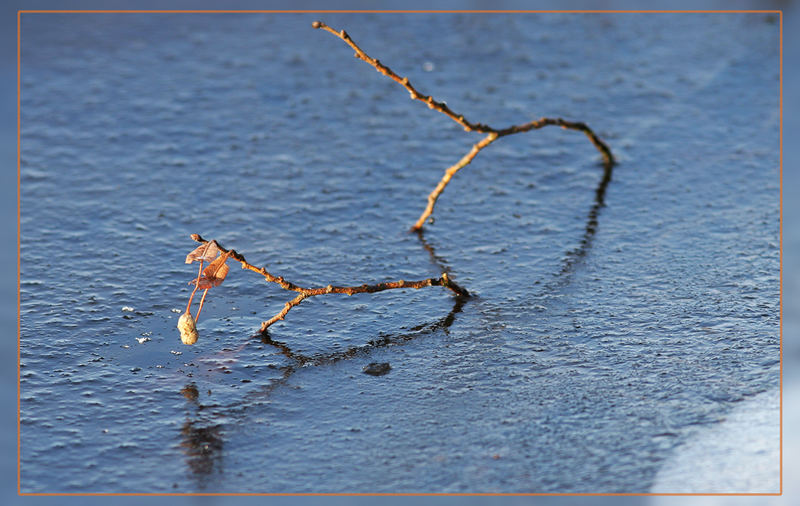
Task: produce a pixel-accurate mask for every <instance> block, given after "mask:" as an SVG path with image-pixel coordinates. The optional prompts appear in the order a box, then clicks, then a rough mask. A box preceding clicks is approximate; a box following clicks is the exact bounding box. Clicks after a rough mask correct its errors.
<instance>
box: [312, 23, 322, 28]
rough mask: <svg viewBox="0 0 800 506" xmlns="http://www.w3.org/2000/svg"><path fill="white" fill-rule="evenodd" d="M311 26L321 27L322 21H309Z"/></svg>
mask: <svg viewBox="0 0 800 506" xmlns="http://www.w3.org/2000/svg"><path fill="white" fill-rule="evenodd" d="M311 28H322V23H321V22H319V21H314V22H313V23H311Z"/></svg>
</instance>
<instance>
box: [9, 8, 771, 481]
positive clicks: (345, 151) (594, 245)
mask: <svg viewBox="0 0 800 506" xmlns="http://www.w3.org/2000/svg"><path fill="white" fill-rule="evenodd" d="M316 17H317V16H312V15H279V14H262V15H255V14H251V15H245V14H241V15H239V14H237V15H201V14H191V15H189V14H185V15H168V14H160V15H101V14H96V15H56V14H47V15H45V14H24V15H23V18H22V280H21V283H22V286H21V294H22V314H21V322H22V351H21V353H22V369H21V381H22V416H21V422H22V454H21V458H22V490H23V492H648V491H650V490H651V488H652V487H654V486H655V487H660V486H661V485H663V484H664V483H667V484H669V483H677V482H674V481H664V480H665V479H666V478H669V477H673V478H674V477H675V476H676V474H675V473H676V472H678V471H675V469H678V467H676V466H675V465H674V463H675V462H676V460H675V459H679V458H680V455H682V453H681V452H684V451H687V449H690V448H692V447H693V445H696V444H697V441H698V440H699V439H698V438H701V435H702V434H704V433H705V432H704V431H707V430H715V429H714V428H715V427H717V426H718V425H719V424H721V423H722V422H724V421H726V420H727V421H729V422H730V421H731V420H733V421H736V420H739V419H740V418H739V417H741V416H743V415H742V414H747V413H753V414H754V416H756V417H757V418H756V420H757V422H758V423H759V424H760V426H764V427H766V429H765V432H763V435H764V437H763V438H761V439H758V438H756V439H754V443H753V444H755V445H756V447H757V448H754V449H753V451H754V452H755V453H758V452H761V451H762V450H763V451H766V452H771V451H773V443H774V439H772V436H773V435H774V433H775V429H776V428H777V426H778V418H777V410H775V409H773V406H774V403H775V402H777V398H776V396H775V395H774V394H773V392H774V390H775V388H776V387H777V385H778V371H779V356H778V345H779V336H778V331H779V329H778V326H779V316H778V255H779V246H778V245H779V240H778V72H779V66H778V24H777V18H776V17H775V16H774V15H769V14H693V15H686V14H683V15H681V14H641V15H638V14H607V15H599V14H585V15H580V14H529V15H475V14H473V15H468V14H463V15H419V14H417V15H411V14H409V15H345V14H337V15H325V16H324V17H322V19H323V21H325V22H326V23H328V24H330V25H331V26H334V27H336V28H344V29H346V30H347V31H348V33H350V34H351V36H352V37H353V38H354V39H355V40H356V41H357V42H359V43H360V44H361V45H362V47H363V48H364V49H365V50H366V51H367V52H368V53H370V54H371V55H372V56H374V57H377V58H380V59H381V60H382V61H383V62H385V63H386V64H388V65H389V66H391V67H392V68H393V69H394V70H395V71H397V72H398V73H399V74H401V75H406V76H409V78H410V79H411V81H412V82H413V83H414V84H415V86H417V87H418V89H419V90H420V91H422V92H423V93H429V94H433V95H434V96H435V97H436V98H437V99H439V100H445V101H447V103H448V105H449V106H450V107H451V108H452V109H454V110H455V111H458V112H460V113H464V114H465V115H466V116H467V117H468V118H469V119H471V120H472V121H479V122H483V123H489V124H491V125H494V126H497V127H505V126H508V125H511V124H519V123H524V122H527V121H529V120H531V119H534V118H537V117H540V116H557V117H564V118H567V119H572V120H578V121H585V122H586V123H588V124H589V125H590V126H591V127H592V128H593V129H595V130H596V131H597V132H598V133H599V134H600V136H601V137H602V138H603V139H605V140H606V141H607V142H608V144H609V145H610V146H611V148H612V150H613V151H614V153H615V154H616V155H617V157H618V159H619V165H618V166H617V167H615V169H614V173H613V178H612V180H611V182H610V183H609V184H608V185H607V186H605V185H602V186H599V185H601V180H602V175H603V170H602V167H601V165H600V160H599V156H598V153H597V152H596V151H595V149H594V148H593V147H592V146H591V144H590V143H589V142H588V141H587V139H586V138H585V137H584V136H583V135H581V134H580V133H578V132H573V131H565V130H561V129H558V128H546V129H543V130H540V131H536V132H531V133H526V134H522V135H517V136H511V137H506V138H503V139H500V140H499V141H497V142H496V143H495V144H493V145H492V146H490V147H489V148H487V149H486V150H484V151H483V152H481V153H480V154H479V155H478V157H477V158H476V159H475V161H474V162H473V163H472V164H471V165H470V166H468V167H467V168H466V169H464V170H463V171H462V172H461V173H459V174H458V176H456V177H455V178H454V180H453V181H452V183H451V184H450V186H448V188H447V190H446V191H445V193H444V194H443V196H442V198H441V199H440V200H439V203H438V206H437V209H436V212H435V219H436V221H435V223H434V224H433V225H430V226H428V228H427V230H426V232H425V234H424V236H423V237H421V238H420V237H418V236H417V235H414V234H409V233H407V232H406V230H407V229H408V226H409V225H410V224H411V223H413V222H414V220H415V219H416V218H417V216H418V215H419V212H420V211H421V210H422V208H423V207H424V203H425V195H427V193H428V192H429V191H430V190H431V189H432V188H433V186H434V185H435V183H436V182H437V181H438V179H439V178H440V176H441V174H442V172H443V170H444V168H445V167H447V166H448V165H450V164H452V163H454V162H455V161H456V160H458V159H459V158H460V157H461V156H462V155H463V154H464V153H465V152H466V151H467V150H468V149H469V147H470V146H471V144H472V143H474V142H476V141H477V140H478V139H479V137H478V135H477V134H468V133H465V132H463V131H462V130H461V129H460V127H458V126H457V125H455V124H454V123H453V122H451V121H450V120H448V119H447V118H445V117H444V116H442V115H440V114H437V113H435V112H432V111H430V110H428V109H427V108H425V107H424V106H423V105H422V104H419V103H416V102H414V103H412V102H411V101H410V100H409V99H408V95H407V93H405V92H404V91H403V90H402V88H400V87H398V85H397V84H395V83H393V82H391V81H389V80H387V79H386V78H383V77H382V76H380V75H378V74H376V72H375V71H374V70H373V69H372V68H370V67H369V66H367V65H366V64H364V63H363V62H360V61H357V60H355V59H353V57H352V51H351V50H350V49H349V48H347V47H346V46H345V45H344V44H343V43H342V41H340V40H338V39H336V38H335V37H332V36H331V35H329V34H327V33H323V32H320V31H314V30H313V29H311V26H310V25H311V22H312V21H313V20H314V19H316ZM191 233H200V234H202V235H203V236H205V237H207V238H215V239H217V240H219V241H220V242H222V243H223V244H224V245H225V246H227V247H232V248H236V249H237V250H238V251H239V252H241V253H243V254H244V255H245V256H246V257H247V258H248V260H249V261H250V262H252V263H254V264H256V265H267V266H268V267H269V268H270V270H271V271H272V272H273V273H275V274H279V275H282V276H285V277H286V279H288V280H291V281H293V282H296V283H298V284H301V285H305V286H324V285H326V284H328V283H333V284H361V283H364V282H379V281H387V280H396V279H422V278H426V277H431V276H438V275H439V274H440V273H441V271H442V270H447V271H448V272H449V273H450V274H451V275H452V276H453V277H454V278H455V279H456V280H457V281H458V282H459V283H461V284H463V285H464V286H466V287H467V288H468V289H469V290H470V291H472V292H474V293H475V294H476V296H475V297H473V298H471V299H469V300H466V301H459V300H456V299H454V298H453V297H451V296H450V295H449V294H448V293H447V292H446V290H443V289H441V288H438V287H432V288H428V289H423V290H418V291H413V290H408V291H390V292H383V293H379V294H373V295H357V296H353V297H344V296H327V297H317V298H314V299H310V300H307V301H306V302H304V303H303V304H302V305H300V306H299V307H297V308H295V309H294V310H293V311H292V312H291V313H289V315H288V317H287V319H286V320H285V321H284V322H281V323H278V324H275V325H274V326H272V327H271V328H270V332H269V336H264V337H261V336H254V333H255V331H256V329H257V328H258V325H259V323H260V322H261V321H262V320H264V319H267V318H268V317H270V316H272V315H273V314H275V313H277V312H278V311H279V310H280V308H281V305H282V304H283V303H284V302H285V301H287V300H288V299H289V298H290V297H291V295H290V294H288V293H287V292H284V291H282V290H280V289H279V288H278V287H277V286H275V285H268V284H265V283H264V282H263V281H262V280H261V279H260V277H259V276H257V275H256V274H254V273H252V272H249V271H242V270H239V269H236V268H233V269H231V272H230V274H229V276H228V278H227V280H226V281H225V283H224V284H223V285H222V286H221V287H219V288H215V289H214V290H212V291H211V292H210V294H209V297H208V300H207V303H206V307H205V308H204V310H203V315H202V317H201V319H200V323H199V330H200V340H199V342H198V343H197V344H196V345H194V346H191V347H189V346H184V345H182V344H181V342H180V340H179V336H178V332H177V329H176V328H175V324H176V322H177V318H178V317H179V315H180V313H181V312H182V308H183V307H184V305H185V303H186V300H187V297H188V294H189V287H188V285H187V281H188V280H189V279H191V278H192V276H194V275H195V269H194V267H190V266H186V265H185V264H184V263H183V258H184V256H185V255H186V253H188V251H190V250H191V249H192V248H193V247H194V243H193V242H192V241H191V240H190V239H189V237H188V236H189V234H191ZM370 363H389V364H390V367H391V368H390V370H389V372H388V373H386V374H383V375H380V376H373V375H368V374H364V373H363V372H362V371H363V369H364V367H365V366H367V365H368V364H370ZM740 406H743V407H745V408H744V409H738V410H737V408H738V407H740ZM729 417H732V418H729ZM765 417H766V418H765ZM719 426H720V427H726V426H724V425H719ZM770 427H771V428H770ZM720 430H723V429H720ZM761 444H763V448H761V447H760V446H759V445H761ZM760 462H763V463H764V464H763V465H762V466H759V467H758V469H757V471H758V473H761V474H760V475H759V476H770V472H772V473H773V474H772V476H775V475H776V474H777V472H778V462H777V459H771V460H770V459H766V460H762V461H760ZM670 463H672V464H670ZM667 464H669V465H670V466H672V467H669V466H668V465H667ZM765 466H766V467H765ZM770 466H771V468H770ZM736 472H738V471H736ZM719 483H728V482H726V481H723V482H719V481H717V482H709V483H708V491H718V490H716V489H714V487H718V486H719ZM743 483H747V484H752V483H753V481H752V480H751V481H747V480H745V481H743ZM765 483H766V485H765ZM776 483H777V481H776V480H772V481H769V482H764V481H760V480H759V481H758V483H757V484H756V485H753V486H754V487H756V488H757V490H752V491H758V492H763V491H767V492H769V491H777V490H774V487H775V486H776V485H775V484H776ZM764 486H767V487H768V488H772V489H771V490H763V487H764ZM697 487H698V488H699V489H700V490H698V491H704V490H703V484H702V483H700V484H699V485H697ZM662 488H663V487H662ZM662 488H659V489H658V490H659V491H669V490H663V489H662ZM712 489H713V490H712ZM734 491H736V492H741V491H745V490H738V489H737V490H734Z"/></svg>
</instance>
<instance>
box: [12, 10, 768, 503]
mask: <svg viewBox="0 0 800 506" xmlns="http://www.w3.org/2000/svg"><path fill="white" fill-rule="evenodd" d="M398 13H404V14H411V13H419V14H455V13H462V14H703V13H705V14H778V17H779V30H778V42H779V51H778V64H779V85H778V123H779V134H778V150H779V153H778V160H779V161H778V165H779V169H778V212H779V217H778V222H779V224H778V235H779V239H778V240H779V253H778V258H779V282H778V291H779V297H778V301H779V302H778V304H779V357H780V366H779V380H778V384H779V390H780V403H779V414H780V415H779V418H780V420H779V424H780V437H779V441H780V442H779V444H780V448H779V468H780V469H779V492H775V493H535V492H534V493H425V492H410V493H363V492H358V493H324V492H320V493H287V494H283V493H224V492H220V493H192V492H187V493H152V492H150V493H148V492H145V493H103V492H89V493H71V492H65V493H58V492H42V493H36V492H30V493H23V492H22V457H21V452H22V429H21V413H22V401H21V399H22V397H21V392H22V383H21V380H20V378H21V346H22V318H21V315H22V292H21V289H20V287H21V276H22V164H21V159H22V91H21V82H22V14H398ZM17 495H20V496H42V497H50V496H459V497H460V496H515V497H516V496H581V497H594V496H621V497H628V496H645V497H647V496H682V497H683V496H719V497H727V496H734V497H739V496H781V495H783V11H781V10H507V11H506V10H473V11H462V10H430V11H419V10H18V11H17Z"/></svg>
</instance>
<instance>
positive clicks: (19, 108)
mask: <svg viewBox="0 0 800 506" xmlns="http://www.w3.org/2000/svg"><path fill="white" fill-rule="evenodd" d="M21 83H22V13H21V12H17V493H18V494H21V493H22V455H21V452H22V423H21V421H20V420H21V415H22V381H21V378H22V376H21V368H22V365H21V364H22V351H21V350H22V289H21V280H22V86H21Z"/></svg>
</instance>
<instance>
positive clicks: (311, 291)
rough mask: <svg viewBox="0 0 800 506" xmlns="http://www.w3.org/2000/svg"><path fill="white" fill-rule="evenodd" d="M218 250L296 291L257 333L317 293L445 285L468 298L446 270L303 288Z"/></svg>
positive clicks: (194, 236)
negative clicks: (437, 274)
mask: <svg viewBox="0 0 800 506" xmlns="http://www.w3.org/2000/svg"><path fill="white" fill-rule="evenodd" d="M191 237H192V239H193V240H195V241H197V242H199V243H207V242H209V241H206V240H205V239H203V238H202V237H200V235H198V234H192V236H191ZM219 251H220V252H221V253H222V254H228V255H229V257H230V258H231V259H233V260H236V261H237V262H239V263H240V264H242V269H249V270H251V271H253V272H257V273H259V274H261V275H262V276H264V278H265V279H266V280H267V281H269V282H272V283H277V284H278V285H280V287H281V288H283V289H284V290H288V291H292V292H297V293H298V295H297V296H296V297H295V298H294V299H292V300H290V301H289V302H287V303H286V304H285V305H284V307H283V309H282V310H281V311H280V312H279V313H278V314H276V315H275V316H273V317H272V318H270V319H269V320H267V321H265V322H263V323H262V324H261V329H260V330H261V332H264V331H266V330H267V328H268V327H269V326H270V325H272V324H273V323H275V322H276V321H279V320H283V319H284V318H285V317H286V314H287V313H288V312H289V311H290V310H291V309H292V308H293V307H295V306H296V305H298V304H300V303H301V302H302V301H303V300H305V299H307V298H309V297H315V296H317V295H326V294H331V293H338V294H345V295H355V294H357V293H375V292H382V291H384V290H392V289H395V288H424V287H426V286H443V287H445V288H448V289H449V290H450V291H452V292H453V293H454V294H456V295H457V296H459V297H469V292H468V291H467V290H466V289H464V288H462V287H461V286H459V285H458V284H456V283H455V282H454V281H453V280H452V279H450V277H449V276H448V275H447V273H442V277H440V278H428V279H423V280H421V281H405V280H402V279H401V280H400V281H392V282H389V283H377V284H374V285H367V284H363V285H360V286H333V285H328V286H325V287H321V288H304V287H302V286H298V285H296V284H294V283H290V282H289V281H286V280H285V279H283V277H282V276H275V275H273V274H271V273H270V272H269V271H267V269H266V268H265V267H256V266H255V265H252V264H251V263H249V262H248V261H247V260H246V259H245V258H244V256H243V255H241V254H240V253H238V252H237V251H236V250H232V249H231V250H228V249H225V248H223V247H222V246H219Z"/></svg>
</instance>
